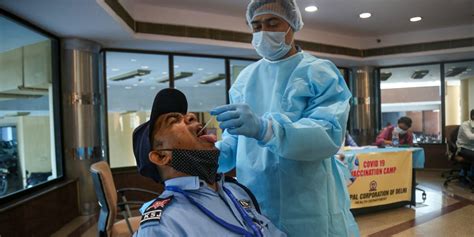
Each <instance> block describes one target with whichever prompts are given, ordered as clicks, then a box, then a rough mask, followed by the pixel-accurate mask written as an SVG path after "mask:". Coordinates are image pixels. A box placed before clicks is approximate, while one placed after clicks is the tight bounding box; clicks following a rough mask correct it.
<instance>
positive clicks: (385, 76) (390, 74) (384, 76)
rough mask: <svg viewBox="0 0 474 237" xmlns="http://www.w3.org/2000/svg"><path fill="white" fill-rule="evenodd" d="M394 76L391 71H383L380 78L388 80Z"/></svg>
mask: <svg viewBox="0 0 474 237" xmlns="http://www.w3.org/2000/svg"><path fill="white" fill-rule="evenodd" d="M391 76H392V73H391V72H381V73H380V80H381V81H386V80H388V78H390V77H391Z"/></svg>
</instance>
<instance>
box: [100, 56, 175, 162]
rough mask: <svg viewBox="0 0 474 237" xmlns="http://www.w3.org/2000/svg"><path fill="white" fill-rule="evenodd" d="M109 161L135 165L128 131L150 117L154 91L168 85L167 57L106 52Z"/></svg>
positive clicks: (130, 131)
mask: <svg viewBox="0 0 474 237" xmlns="http://www.w3.org/2000/svg"><path fill="white" fill-rule="evenodd" d="M106 78H107V82H106V85H107V106H108V113H107V115H108V136H109V162H110V166H111V167H112V168H116V167H130V166H136V162H135V158H134V156H133V149H132V136H131V134H132V132H133V130H134V129H135V128H136V127H138V125H140V124H142V123H144V122H146V121H147V120H148V119H149V117H150V112H151V106H152V104H153V99H154V98H155V95H156V93H157V92H158V91H160V90H161V89H164V88H167V87H169V76H168V56H166V55H154V54H140V53H119V52H107V53H106Z"/></svg>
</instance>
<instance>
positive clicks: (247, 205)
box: [239, 199, 251, 209]
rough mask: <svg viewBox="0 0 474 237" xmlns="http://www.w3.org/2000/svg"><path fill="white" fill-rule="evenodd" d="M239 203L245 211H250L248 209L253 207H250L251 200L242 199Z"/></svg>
mask: <svg viewBox="0 0 474 237" xmlns="http://www.w3.org/2000/svg"><path fill="white" fill-rule="evenodd" d="M239 203H240V205H242V207H243V208H245V209H248V208H250V207H251V205H250V200H245V199H241V200H239Z"/></svg>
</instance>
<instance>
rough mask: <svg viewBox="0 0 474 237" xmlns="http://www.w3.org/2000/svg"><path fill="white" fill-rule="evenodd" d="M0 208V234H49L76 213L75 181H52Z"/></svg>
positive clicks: (77, 214) (72, 217) (75, 215)
mask: <svg viewBox="0 0 474 237" xmlns="http://www.w3.org/2000/svg"><path fill="white" fill-rule="evenodd" d="M0 209H1V211H0V236H2V237H3V236H50V235H51V234H52V233H54V232H56V231H57V230H59V229H60V228H61V227H63V226H64V225H65V224H67V223H68V222H70V221H72V220H73V219H74V218H76V217H77V216H79V208H78V200H77V182H76V181H75V180H74V181H72V180H71V181H65V182H62V183H59V184H55V185H54V186H52V187H50V188H48V189H47V190H45V191H40V192H39V193H38V194H32V195H31V196H30V197H26V198H24V199H22V200H18V201H17V203H8V204H4V205H2V207H1V208H0Z"/></svg>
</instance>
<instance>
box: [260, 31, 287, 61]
mask: <svg viewBox="0 0 474 237" xmlns="http://www.w3.org/2000/svg"><path fill="white" fill-rule="evenodd" d="M290 29H291V28H288V30H287V31H286V32H271V31H259V32H255V33H253V39H252V45H253V47H254V48H255V50H257V53H258V54H259V55H260V56H262V57H264V58H266V59H268V60H270V61H275V60H278V59H281V58H283V57H284V56H285V55H286V54H288V52H289V51H290V50H291V43H290V44H286V42H285V37H286V34H288V32H290Z"/></svg>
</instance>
